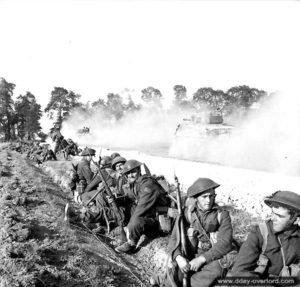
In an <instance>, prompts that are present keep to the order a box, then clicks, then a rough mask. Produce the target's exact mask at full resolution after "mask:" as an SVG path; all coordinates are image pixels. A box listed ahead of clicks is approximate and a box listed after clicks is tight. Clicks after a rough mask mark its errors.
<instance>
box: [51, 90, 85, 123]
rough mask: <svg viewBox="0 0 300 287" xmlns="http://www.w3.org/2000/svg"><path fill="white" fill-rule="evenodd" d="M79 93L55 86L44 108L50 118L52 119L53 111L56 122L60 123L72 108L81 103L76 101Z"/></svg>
mask: <svg viewBox="0 0 300 287" xmlns="http://www.w3.org/2000/svg"><path fill="white" fill-rule="evenodd" d="M80 97H81V95H79V94H75V93H74V92H73V91H68V90H66V89H65V88H61V87H55V88H54V90H53V91H52V92H51V99H50V102H49V103H48V105H47V107H46V108H45V112H46V113H48V115H49V117H50V119H53V113H54V112H56V113H57V120H56V123H58V124H61V123H62V122H63V120H64V119H65V118H67V117H68V116H69V115H70V113H71V111H72V109H74V108H76V107H80V105H81V103H80V102H79V101H78V100H79V98H80Z"/></svg>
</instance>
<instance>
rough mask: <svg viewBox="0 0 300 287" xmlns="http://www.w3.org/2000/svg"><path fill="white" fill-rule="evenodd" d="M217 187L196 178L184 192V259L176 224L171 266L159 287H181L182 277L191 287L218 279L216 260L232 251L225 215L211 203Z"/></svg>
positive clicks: (171, 242) (176, 224)
mask: <svg viewBox="0 0 300 287" xmlns="http://www.w3.org/2000/svg"><path fill="white" fill-rule="evenodd" d="M219 186H220V185H219V184H218V183H216V182H214V181H213V180H211V179H209V178H198V179H197V180H196V181H195V182H194V183H193V184H192V185H191V186H190V187H189V188H188V190H187V195H188V199H187V201H186V204H185V209H184V219H183V220H185V222H186V224H185V229H186V230H185V233H186V234H187V245H188V246H187V250H189V252H188V254H187V255H185V256H184V255H183V253H182V250H181V245H180V232H179V230H180V227H179V224H180V223H179V220H177V221H176V222H175V225H174V228H173V231H172V236H171V238H170V242H169V248H168V249H169V252H170V258H171V261H172V264H171V265H170V266H169V267H168V269H167V273H168V275H169V276H167V279H166V280H165V282H164V285H163V286H182V280H183V275H184V273H188V274H189V279H188V280H189V284H190V286H191V287H198V286H201V287H206V286H212V284H213V282H214V281H215V280H216V279H217V278H219V277H221V276H222V272H223V270H222V267H221V264H220V259H222V258H223V257H224V256H225V255H226V254H228V253H229V252H230V251H231V250H232V249H233V244H232V240H233V238H232V225H231V219H230V215H229V212H228V211H226V210H224V209H222V208H221V207H219V206H218V205H217V204H216V203H215V197H216V193H215V189H216V188H218V187H219Z"/></svg>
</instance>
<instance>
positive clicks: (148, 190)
mask: <svg viewBox="0 0 300 287" xmlns="http://www.w3.org/2000/svg"><path fill="white" fill-rule="evenodd" d="M125 194H126V197H127V201H128V204H129V205H131V208H132V213H131V214H132V216H131V219H130V221H132V220H135V218H138V217H149V218H155V216H156V214H157V213H166V212H167V211H168V205H169V200H168V198H167V197H166V192H165V190H164V189H163V188H162V186H161V185H160V184H159V183H158V182H157V181H156V180H155V179H154V178H153V177H151V176H149V175H142V176H140V177H139V178H138V180H137V182H136V183H135V184H134V186H133V187H131V188H130V189H126V191H125Z"/></svg>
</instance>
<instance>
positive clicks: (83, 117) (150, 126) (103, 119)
mask: <svg viewBox="0 0 300 287" xmlns="http://www.w3.org/2000/svg"><path fill="white" fill-rule="evenodd" d="M184 114H185V112H179V110H177V109H172V110H165V109H163V108H161V107H157V106H152V107H144V108H142V109H141V110H139V111H136V112H132V113H128V114H125V116H124V117H123V118H122V119H121V120H119V121H114V120H112V119H109V115H108V114H107V112H106V111H105V110H103V109H97V110H95V111H94V112H93V113H92V114H86V113H83V112H79V111H77V112H74V113H73V115H72V116H71V117H70V118H69V120H67V121H66V122H64V124H63V127H62V134H63V135H64V136H65V137H70V138H72V139H73V140H75V141H76V142H77V143H78V144H79V145H80V146H95V147H100V146H102V147H108V148H111V149H118V148H119V149H135V150H142V151H146V152H151V151H152V150H157V151H159V150H160V151H161V152H162V153H165V154H167V152H168V148H169V146H170V145H171V142H172V140H173V136H174V132H175V129H176V126H177V125H178V122H179V121H180V120H181V118H182V117H183V116H184ZM84 126H85V127H88V128H90V134H87V135H80V134H79V133H78V130H79V129H81V128H83V127H84Z"/></svg>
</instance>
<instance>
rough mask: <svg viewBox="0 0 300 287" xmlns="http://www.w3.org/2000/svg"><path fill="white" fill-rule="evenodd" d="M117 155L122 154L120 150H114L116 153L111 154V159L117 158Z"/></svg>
mask: <svg viewBox="0 0 300 287" xmlns="http://www.w3.org/2000/svg"><path fill="white" fill-rule="evenodd" d="M117 156H121V155H120V154H119V153H118V152H114V153H112V154H111V156H110V157H111V159H114V158H116V157H117Z"/></svg>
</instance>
